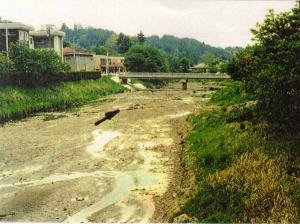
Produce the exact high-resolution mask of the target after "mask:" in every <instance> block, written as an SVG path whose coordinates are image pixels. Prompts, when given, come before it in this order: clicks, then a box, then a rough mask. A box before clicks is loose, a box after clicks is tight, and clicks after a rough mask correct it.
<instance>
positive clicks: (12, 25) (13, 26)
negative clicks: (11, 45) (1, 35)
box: [0, 22, 34, 31]
mask: <svg viewBox="0 0 300 224" xmlns="http://www.w3.org/2000/svg"><path fill="white" fill-rule="evenodd" d="M2 29H6V22H0V30H2ZM7 29H9V30H27V31H30V30H34V28H33V27H32V26H29V25H26V24H23V23H19V22H7Z"/></svg>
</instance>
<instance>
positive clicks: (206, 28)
mask: <svg viewBox="0 0 300 224" xmlns="http://www.w3.org/2000/svg"><path fill="white" fill-rule="evenodd" d="M293 5H294V1H201V0H26V1H24V0H0V16H2V17H3V18H7V19H10V20H13V21H20V22H24V23H28V24H32V25H34V26H35V27H36V28H39V27H40V26H41V25H43V24H55V25H57V26H60V25H61V23H62V22H66V23H67V24H68V25H72V24H73V23H81V24H83V25H91V26H94V27H100V28H105V29H110V30H114V31H116V32H124V33H127V34H130V35H134V34H136V33H137V32H139V31H140V30H142V31H143V32H144V33H145V34H146V35H151V34H157V35H163V34H173V35H176V36H179V37H192V38H195V39H198V40H200V41H204V42H206V43H208V44H211V45H215V46H223V47H225V46H234V45H240V46H245V45H246V44H247V43H249V41H250V38H251V34H250V31H249V30H250V28H253V27H254V26H255V23H256V22H257V21H262V20H263V18H264V15H265V14H266V12H267V10H268V9H269V8H274V9H275V11H286V10H288V9H289V8H291V7H292V6H293Z"/></svg>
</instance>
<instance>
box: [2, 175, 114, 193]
mask: <svg viewBox="0 0 300 224" xmlns="http://www.w3.org/2000/svg"><path fill="white" fill-rule="evenodd" d="M114 173H116V172H110V171H96V172H91V173H80V172H74V173H70V174H54V175H50V176H48V177H45V178H43V179H40V180H32V181H24V182H17V183H14V184H2V185H0V189H1V188H7V187H22V186H39V185H43V184H50V183H55V182H60V181H67V180H73V179H78V178H82V177H90V176H96V177H103V176H104V177H109V176H111V175H113V174H114Z"/></svg>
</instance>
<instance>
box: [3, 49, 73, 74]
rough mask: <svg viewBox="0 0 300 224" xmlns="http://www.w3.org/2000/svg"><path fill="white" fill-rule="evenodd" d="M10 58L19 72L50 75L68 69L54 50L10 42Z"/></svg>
mask: <svg viewBox="0 0 300 224" xmlns="http://www.w3.org/2000/svg"><path fill="white" fill-rule="evenodd" d="M9 53H10V59H11V61H12V62H13V64H14V68H15V70H16V72H18V73H20V74H32V75H51V74H57V73H62V72H67V71H69V66H68V65H67V64H65V63H63V62H62V61H61V58H60V57H59V56H58V55H57V53H56V52H55V51H54V50H44V49H30V48H28V47H27V46H26V45H23V44H11V45H10V49H9Z"/></svg>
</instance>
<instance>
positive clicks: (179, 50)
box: [61, 23, 241, 64]
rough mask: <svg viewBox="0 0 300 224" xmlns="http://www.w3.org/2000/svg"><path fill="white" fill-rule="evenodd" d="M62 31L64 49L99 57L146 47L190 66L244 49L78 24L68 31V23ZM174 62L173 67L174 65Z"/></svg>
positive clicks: (226, 58) (222, 58) (121, 53)
mask: <svg viewBox="0 0 300 224" xmlns="http://www.w3.org/2000/svg"><path fill="white" fill-rule="evenodd" d="M61 30H62V31H63V32H65V33H66V38H65V46H75V47H78V48H84V49H89V50H93V51H95V52H96V53H97V54H106V52H109V53H110V54H113V55H124V54H126V53H127V52H128V50H129V49H130V47H131V46H133V45H136V44H146V45H150V46H152V47H155V48H157V49H160V50H162V51H164V52H165V53H166V54H167V55H168V56H169V59H174V60H175V61H176V60H182V58H185V60H186V59H188V60H189V62H186V63H190V64H197V63H199V62H204V61H203V60H202V59H203V56H204V55H207V54H210V55H213V56H215V57H217V58H218V60H220V61H227V60H229V59H230V58H231V57H232V55H234V54H235V53H236V52H238V51H239V50H241V48H239V47H228V48H226V49H223V48H217V47H213V46H210V45H208V44H205V43H204V42H200V41H198V40H196V39H192V38H178V37H175V36H172V35H164V36H162V37H161V38H160V37H159V36H150V37H146V36H145V35H144V34H143V32H142V31H140V32H139V33H138V34H137V35H136V36H129V35H126V34H124V33H120V34H116V33H115V32H113V31H109V30H104V29H101V28H93V27H83V26H82V25H78V24H75V25H74V27H73V28H69V27H68V26H67V25H66V24H65V23H63V24H62V26H61ZM173 63H174V62H171V63H170V64H173Z"/></svg>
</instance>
